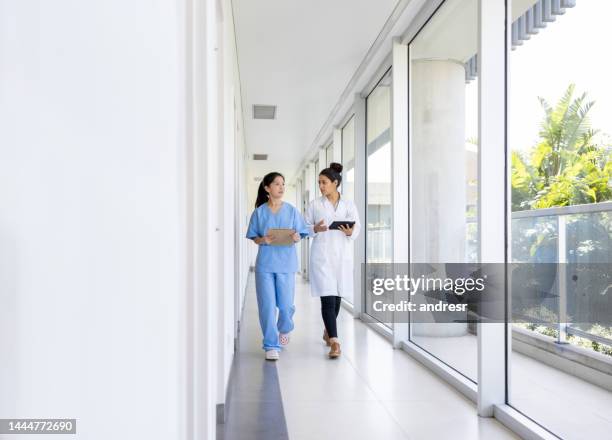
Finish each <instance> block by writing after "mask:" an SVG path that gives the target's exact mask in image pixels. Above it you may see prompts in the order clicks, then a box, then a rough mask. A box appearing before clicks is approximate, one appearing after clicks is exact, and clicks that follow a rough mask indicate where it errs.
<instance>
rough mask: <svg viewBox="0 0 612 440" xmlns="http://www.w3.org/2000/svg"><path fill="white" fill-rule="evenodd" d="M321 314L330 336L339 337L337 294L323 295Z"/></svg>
mask: <svg viewBox="0 0 612 440" xmlns="http://www.w3.org/2000/svg"><path fill="white" fill-rule="evenodd" d="M321 316H322V317H323V324H325V330H327V334H328V335H329V337H330V338H337V337H338V329H337V328H336V296H322V297H321Z"/></svg>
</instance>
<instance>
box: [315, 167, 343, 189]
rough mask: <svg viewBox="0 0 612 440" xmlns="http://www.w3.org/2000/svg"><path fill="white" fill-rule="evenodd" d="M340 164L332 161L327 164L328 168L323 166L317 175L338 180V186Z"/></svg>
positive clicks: (340, 174)
mask: <svg viewBox="0 0 612 440" xmlns="http://www.w3.org/2000/svg"><path fill="white" fill-rule="evenodd" d="M342 168H343V167H342V165H341V164H339V163H337V162H332V163H330V164H329V168H325V169H324V170H323V171H321V172H320V173H319V176H325V177H327V178H328V179H329V180H331V181H332V182H333V181H334V180H337V181H338V186H340V184H341V183H342Z"/></svg>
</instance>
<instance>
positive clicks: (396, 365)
mask: <svg viewBox="0 0 612 440" xmlns="http://www.w3.org/2000/svg"><path fill="white" fill-rule="evenodd" d="M254 304H255V297H254V294H253V292H249V294H248V295H247V306H246V310H245V313H248V315H249V316H247V317H246V320H247V321H250V322H251V324H253V323H256V307H255V306H254ZM296 307H297V312H296V316H295V323H296V328H295V331H294V332H293V334H292V336H291V343H290V345H289V347H288V348H287V350H285V351H284V352H283V353H281V359H280V360H279V361H278V362H277V363H276V365H275V366H276V369H277V371H278V381H279V384H280V393H281V396H282V407H283V409H284V419H285V420H286V426H287V431H288V436H289V438H290V439H292V440H300V439H304V440H306V439H307V440H311V439H318V440H325V439H329V440H338V439H348V438H350V439H364V440H366V439H367V440H371V439H373V438H377V439H417V440H426V439H436V440H443V439H453V440H460V439H494V440H503V439H514V438H517V437H516V436H515V435H513V434H512V433H511V432H510V431H508V430H507V429H505V428H504V427H503V426H502V425H501V424H500V423H498V422H497V421H496V420H494V419H487V418H481V417H478V416H477V415H476V409H475V407H474V405H473V404H472V402H470V401H468V400H467V399H466V398H464V397H463V396H462V395H461V394H459V393H458V392H457V391H455V390H454V389H453V388H452V387H450V386H449V385H447V384H446V383H445V382H444V381H442V380H441V379H439V378H438V377H437V376H435V375H434V374H433V373H431V372H430V371H428V370H427V369H426V368H425V367H423V366H422V365H421V364H419V363H418V362H417V361H415V360H414V359H412V358H411V357H410V356H409V355H408V354H406V353H405V352H403V351H400V350H394V349H393V348H392V347H391V345H390V344H389V342H388V341H387V340H385V339H384V338H383V337H381V336H380V335H379V334H378V333H376V332H375V331H373V330H371V329H370V328H369V327H367V326H366V325H365V324H363V323H361V322H360V321H358V320H355V319H353V318H352V317H351V316H350V315H349V314H348V313H347V312H346V311H345V310H344V309H343V310H342V311H341V314H340V317H339V329H340V337H341V342H342V349H343V354H342V356H341V357H340V358H339V359H337V360H330V359H328V358H327V356H326V353H327V350H328V349H327V347H325V344H324V343H323V341H322V339H321V333H322V323H321V318H320V314H319V313H320V312H319V300H318V299H316V298H311V297H310V293H309V289H308V285H307V284H305V283H303V282H301V281H298V282H297V291H296ZM253 313H255V316H253ZM245 330H247V331H248V332H249V334H248V337H246V338H244V340H243V342H242V344H243V345H242V346H241V350H240V356H244V354H245V353H249V354H248V355H249V356H251V355H252V354H253V353H255V352H257V351H258V350H259V351H260V348H259V346H260V340H261V333H260V331H259V329H258V328H256V327H255V326H253V325H249V326H248V327H247V328H244V329H243V331H245ZM244 344H248V345H249V347H248V348H247V347H245V346H244ZM259 359H261V361H260V362H261V363H265V361H264V360H263V353H259ZM279 416H280V419H281V421H280V423H283V422H284V421H283V420H282V415H279ZM230 419H231V414H230ZM261 422H262V423H275V421H274V420H270V419H269V420H262V421H261ZM234 432H235V430H234ZM226 438H227V439H230V438H233V437H232V436H226ZM236 438H237V437H236ZM267 439H269V440H272V438H270V437H268V438H267Z"/></svg>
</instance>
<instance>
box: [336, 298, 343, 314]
mask: <svg viewBox="0 0 612 440" xmlns="http://www.w3.org/2000/svg"><path fill="white" fill-rule="evenodd" d="M340 305H342V297H341V296H336V318H337V317H338V314H339V313H340Z"/></svg>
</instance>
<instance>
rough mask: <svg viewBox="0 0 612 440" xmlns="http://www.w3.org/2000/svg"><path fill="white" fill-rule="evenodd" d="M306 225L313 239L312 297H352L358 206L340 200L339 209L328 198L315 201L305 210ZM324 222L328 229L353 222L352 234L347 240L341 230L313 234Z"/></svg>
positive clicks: (311, 258) (311, 261) (357, 233)
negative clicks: (337, 224) (344, 221)
mask: <svg viewBox="0 0 612 440" xmlns="http://www.w3.org/2000/svg"><path fill="white" fill-rule="evenodd" d="M305 220H306V224H307V225H308V228H309V230H310V236H311V237H314V239H313V241H312V246H311V248H310V266H309V267H310V276H309V278H310V293H311V294H312V296H329V295H335V296H350V297H352V296H353V271H354V266H353V247H354V246H353V242H354V241H355V239H356V238H357V236H358V235H359V231H360V229H361V223H360V222H359V215H358V213H357V208H356V207H355V204H354V203H353V202H351V201H350V200H344V199H343V198H342V197H340V200H339V201H338V205H337V207H336V209H334V206H333V205H332V203H331V202H330V201H329V200H328V199H327V197H325V196H321V197H319V198H318V199H315V200H313V201H312V202H311V203H310V205H309V206H308V209H307V211H306V218H305ZM321 220H324V222H325V223H324V224H325V225H326V226H329V225H331V224H332V222H334V221H342V220H347V221H354V222H355V226H354V227H353V233H352V234H351V236H350V237H347V236H346V234H344V232H342V231H339V230H327V231H323V232H318V233H315V232H314V225H316V224H317V223H318V222H320V221H321Z"/></svg>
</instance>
